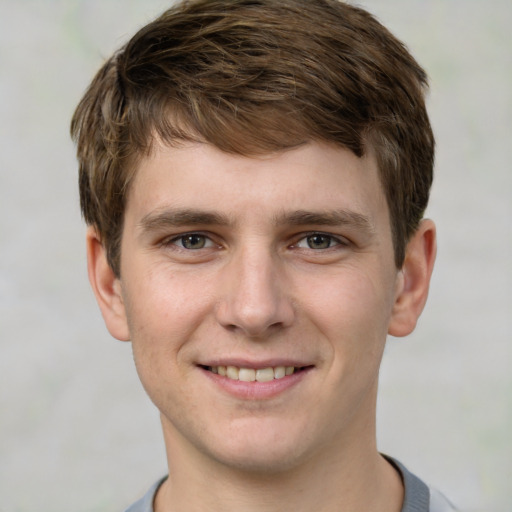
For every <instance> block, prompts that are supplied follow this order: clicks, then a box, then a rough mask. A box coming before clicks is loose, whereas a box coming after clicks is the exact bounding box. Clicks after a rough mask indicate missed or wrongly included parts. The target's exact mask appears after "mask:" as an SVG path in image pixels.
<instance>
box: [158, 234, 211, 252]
mask: <svg viewBox="0 0 512 512" xmlns="http://www.w3.org/2000/svg"><path fill="white" fill-rule="evenodd" d="M168 244H173V245H177V246H178V247H179V248H181V249H187V250H190V251H194V250H195V251H197V250H199V249H207V248H209V247H213V246H214V243H213V242H212V241H211V240H210V239H209V238H208V237H207V236H206V235H202V234H200V233H187V234H185V235H181V236H178V237H176V238H173V239H172V240H169V242H168Z"/></svg>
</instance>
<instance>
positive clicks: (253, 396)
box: [201, 367, 313, 400]
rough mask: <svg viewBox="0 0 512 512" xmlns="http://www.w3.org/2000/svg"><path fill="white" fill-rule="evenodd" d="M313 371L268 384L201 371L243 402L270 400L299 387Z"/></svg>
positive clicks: (303, 371) (301, 372) (295, 374)
mask: <svg viewBox="0 0 512 512" xmlns="http://www.w3.org/2000/svg"><path fill="white" fill-rule="evenodd" d="M312 369H313V367H308V368H305V369H303V370H300V371H298V372H295V373H292V374H291V375H286V376H285V377H283V378H281V379H274V380H271V381H268V382H258V381H254V382H244V381H241V380H234V379H228V378H227V377H223V376H221V375H218V374H217V373H213V372H210V371H208V370H205V369H204V368H201V371H202V372H203V374H204V375H205V376H206V377H207V378H209V379H210V380H211V381H213V382H214V383H215V384H216V385H217V386H219V387H220V388H221V389H222V390H223V391H225V392H227V393H229V394H230V395H232V396H234V397H236V398H240V399H242V400H269V399H271V398H274V397H276V396H278V395H280V394H281V393H284V392H285V391H288V390H289V389H291V388H293V387H295V386H296V385H298V384H299V383H300V382H302V381H303V380H304V378H305V377H306V376H307V375H308V374H309V373H310V371H311V370H312Z"/></svg>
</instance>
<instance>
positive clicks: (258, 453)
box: [87, 143, 435, 512]
mask: <svg viewBox="0 0 512 512" xmlns="http://www.w3.org/2000/svg"><path fill="white" fill-rule="evenodd" d="M87 246H88V262H89V276H90V280H91V283H92V286H93V289H94V291H95V293H96V297H97V299H98V303H99V305H100V308H101V310H102V314H103V316H104V319H105V322H106V325H107V327H108V329H109V331H110V332H111V334H112V335H113V336H114V337H116V338H118V339H120V340H131V342H132V345H133V352H134V359H135V363H136V367H137V371H138V373H139V376H140V379H141V381H142V383H143V385H144V387H145V389H146V391H147V393H148V395H149V396H150V398H151V399H152V400H153V402H154V403H155V405H156V406H157V407H158V409H159V410H160V412H161V418H162V425H163V431H164V438H165V442H166V448H167V454H168V462H169V473H170V475H171V477H170V478H169V479H168V480H167V481H166V483H165V484H164V485H163V486H162V488H161V489H160V491H159V493H158V495H157V499H156V503H155V507H156V510H157V511H164V510H167V511H170V510H183V509H186V510H190V511H194V510H205V508H206V509H208V510H228V509H229V510H231V509H232V508H233V506H234V503H236V507H237V509H239V510H244V511H248V512H249V511H251V510H260V511H261V510H265V511H267V510H268V511H270V510H276V511H277V510H282V507H283V503H286V506H287V508H290V509H292V510H296V511H302V510H304V511H306V510H321V511H331V510H332V511H334V510H367V511H371V510H379V511H390V512H391V511H396V512H398V511H399V510H400V508H401V503H402V500H403V489H402V485H401V482H400V479H399V477H398V475H397V473H396V472H395V470H394V469H393V468H392V467H391V466H390V465H389V464H388V463H387V462H385V461H384V459H383V458H382V457H380V455H379V454H378V451H377V447H376V441H375V408H376V394H377V380H378V372H379V366H380V362H381V357H382V352H383V350H384V346H385V341H386V336H387V334H392V335H395V336H404V335H406V334H408V333H410V332H411V331H412V330H413V329H414V327H415V324H416V321H417V318H418V317H419V315H420V313H421V311H422V309H423V306H424V304H425V301H426V298H427V294H428V285H429V280H430V275H431V272H432V267H433V263H434V259H435V228H434V225H433V223H432V222H431V221H427V220H425V221H423V222H422V224H421V225H420V227H419V229H418V231H417V233H416V234H415V235H414V237H413V238H412V239H411V241H410V242H409V244H408V247H407V256H406V260H405V263H404V266H403V268H401V269H397V268H396V266H395V264H394V253H393V245H392V239H391V226H390V220H389V214H388V208H387V204H386V200H385V197H384V193H383V190H382V186H381V184H380V181H379V177H378V171H377V165H376V162H375V158H374V156H373V155H372V153H371V152H369V153H368V155H367V156H365V157H363V158H358V157H356V156H355V155H354V154H353V153H351V152H349V151H347V150H345V149H343V148H339V147H334V146H332V145H328V144H323V143H310V144H307V145H304V146H302V147H300V148H297V149H293V150H289V151H286V152H282V153H278V154H273V155H268V156H265V157H259V158H247V157H242V156H237V155H230V154H226V153H222V152H220V151H219V150H217V149H216V148H214V147H212V146H210V145H208V144H200V143H195V144H186V145H183V146H179V147H174V148H170V147H166V146H163V145H161V144H156V146H155V150H154V151H153V153H152V155H150V157H148V158H146V159H145V160H143V161H142V163H141V165H140V168H139V169H138V171H137V175H136V178H135V180H134V182H133V184H132V187H131V190H130V193H129V197H128V201H127V206H126V212H125V224H124V230H123V237H122V246H121V277H120V279H117V278H116V277H115V275H114V274H113V272H112V270H111V269H110V267H109V266H108V263H107V260H106V255H105V251H104V249H103V246H102V244H101V241H100V240H99V238H98V236H97V234H96V232H95V230H94V228H90V229H89V230H88V234H87ZM220 364H234V365H236V366H243V367H254V368H259V367H266V366H277V365H281V364H282V365H293V366H297V367H303V368H306V370H305V371H302V372H298V373H296V374H295V375H293V376H292V377H287V378H286V379H288V380H286V379H283V381H282V382H279V383H278V387H277V388H276V389H273V388H272V389H269V386H268V385H266V387H265V385H260V384H258V383H252V384H250V385H242V386H241V387H240V388H237V387H233V385H232V384H233V382H228V384H227V386H226V385H224V384H225V378H222V377H219V376H218V375H214V374H212V373H211V372H209V371H208V370H207V369H206V368H207V367H209V366H215V365H220ZM223 379H224V380H223ZM273 382H274V383H275V382H276V381H273ZM171 504H172V506H174V507H175V508H172V506H171Z"/></svg>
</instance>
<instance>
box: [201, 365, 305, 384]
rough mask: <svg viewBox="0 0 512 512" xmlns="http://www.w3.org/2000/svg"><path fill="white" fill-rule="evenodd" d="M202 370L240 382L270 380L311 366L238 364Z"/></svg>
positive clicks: (206, 367)
mask: <svg viewBox="0 0 512 512" xmlns="http://www.w3.org/2000/svg"><path fill="white" fill-rule="evenodd" d="M201 368H203V369H204V370H206V371H208V372H211V373H214V374H217V375H219V376H221V377H226V378H227V379H230V380H238V381H241V382H271V381H273V380H279V379H283V378H284V377H288V376H290V375H293V374H295V373H299V372H303V371H305V370H307V369H310V368H311V366H269V367H267V368H244V367H238V366H203V365H201Z"/></svg>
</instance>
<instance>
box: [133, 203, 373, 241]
mask: <svg viewBox="0 0 512 512" xmlns="http://www.w3.org/2000/svg"><path fill="white" fill-rule="evenodd" d="M138 224H139V227H140V228H141V231H143V232H151V231H158V230H161V229H165V228H168V227H182V226H199V225H203V226H232V225H234V224H235V223H234V221H233V220H231V219H230V218H229V217H228V216H227V215H224V214H221V213H218V212H211V211H207V210H196V209H191V208H183V209H182V208H165V209H159V210H156V211H152V212H150V213H148V214H147V215H145V216H144V217H143V218H142V219H141V220H140V222H139V223H138ZM273 224H274V225H275V226H307V225H310V226H311V225H314V226H347V227H351V228H353V229H356V230H357V231H359V232H362V233H365V234H368V235H372V234H374V233H375V228H374V225H373V223H372V222H371V220H370V219H369V217H367V216H366V215H363V214H361V213H358V212H355V211H352V210H346V209H339V210H326V211H309V210H295V211H293V212H282V213H279V214H277V215H276V216H274V218H273Z"/></svg>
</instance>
